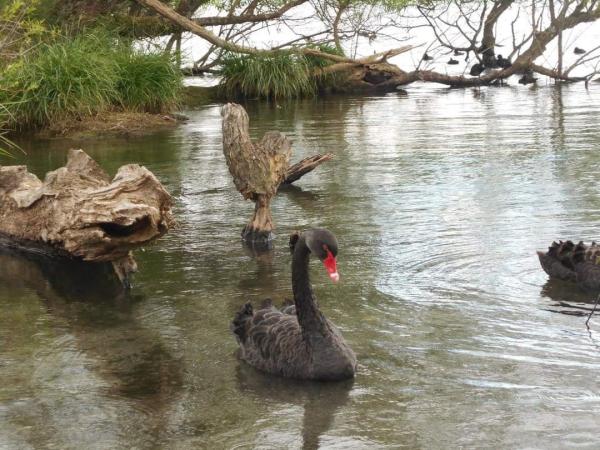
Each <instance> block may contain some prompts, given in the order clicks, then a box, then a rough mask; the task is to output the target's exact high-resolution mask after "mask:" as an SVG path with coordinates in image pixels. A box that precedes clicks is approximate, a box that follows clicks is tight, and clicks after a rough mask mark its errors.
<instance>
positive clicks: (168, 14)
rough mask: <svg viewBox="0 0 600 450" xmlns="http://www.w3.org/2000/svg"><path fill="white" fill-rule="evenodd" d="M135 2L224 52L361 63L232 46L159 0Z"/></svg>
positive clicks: (298, 50)
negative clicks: (291, 55)
mask: <svg viewBox="0 0 600 450" xmlns="http://www.w3.org/2000/svg"><path fill="white" fill-rule="evenodd" d="M137 1H138V2H139V3H140V4H142V5H144V6H146V7H148V8H152V9H153V10H154V11H156V12H157V13H158V14H160V15H161V16H163V17H164V18H166V19H168V20H170V21H171V22H173V23H175V24H177V25H179V26H180V27H181V28H183V29H185V30H188V31H190V32H192V33H194V34H195V35H197V36H200V37H201V38H202V39H204V40H206V41H208V42H210V43H211V44H213V45H216V46H217V47H220V48H222V49H224V50H228V51H231V52H234V53H243V54H248V55H264V56H268V55H275V54H280V53H283V52H287V53H289V52H293V53H298V54H302V55H307V56H309V55H310V56H318V57H320V58H325V59H328V60H330V61H334V62H338V63H354V64H357V63H358V64H362V63H360V62H358V60H353V59H351V58H346V57H344V56H338V55H332V54H330V53H325V52H322V51H319V50H316V49H313V48H293V49H286V50H273V49H270V50H262V49H258V48H254V47H247V46H243V45H237V44H233V43H231V42H229V41H226V40H225V39H223V38H220V37H219V36H217V35H216V34H214V33H212V32H211V31H209V30H207V29H206V28H204V27H203V26H201V25H198V23H196V22H195V21H194V20H191V19H188V18H187V17H185V16H182V15H181V14H178V13H177V12H176V11H175V10H173V9H172V8H170V7H169V6H167V5H165V4H163V3H161V2H160V1H159V0H137ZM298 1H300V0H298ZM412 48H413V47H412V46H405V47H400V48H397V49H392V50H388V51H386V52H382V53H378V54H377V55H372V56H370V57H369V61H372V60H373V58H374V57H376V56H381V55H383V57H384V58H389V57H392V56H396V55H399V54H400V53H403V52H406V51H408V50H410V49H412Z"/></svg>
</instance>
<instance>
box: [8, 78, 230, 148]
mask: <svg viewBox="0 0 600 450" xmlns="http://www.w3.org/2000/svg"><path fill="white" fill-rule="evenodd" d="M215 101H218V96H217V88H216V87H212V86H211V87H205V86H186V87H184V88H183V92H182V96H181V107H182V108H184V109H194V108H197V107H200V106H203V105H207V104H209V103H212V102H215ZM187 120H188V119H187V117H186V116H185V115H183V114H181V113H178V112H176V111H172V112H170V113H157V114H152V113H147V112H135V111H118V110H114V111H102V112H100V113H98V114H95V115H93V116H85V117H81V118H78V119H64V120H59V121H55V122H52V123H51V124H49V125H48V126H46V127H43V128H41V129H40V130H39V131H37V132H36V133H35V135H36V136H37V137H40V138H44V139H53V138H61V139H64V138H67V139H88V138H89V139H94V138H98V137H104V136H106V137H130V136H143V135H146V134H150V133H154V132H156V131H161V130H167V129H171V128H174V127H176V126H177V125H179V124H181V123H184V122H186V121H187ZM15 135H17V136H18V133H16V134H15Z"/></svg>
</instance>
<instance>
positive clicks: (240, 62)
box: [221, 54, 316, 100]
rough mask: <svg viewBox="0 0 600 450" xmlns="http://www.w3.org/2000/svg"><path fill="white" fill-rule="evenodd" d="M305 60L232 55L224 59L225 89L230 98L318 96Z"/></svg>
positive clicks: (222, 69) (296, 56)
mask: <svg viewBox="0 0 600 450" xmlns="http://www.w3.org/2000/svg"><path fill="white" fill-rule="evenodd" d="M310 72H311V68H310V66H309V63H308V61H307V59H306V58H305V57H303V56H298V55H292V54H278V55H275V56H257V55H241V56H240V55H235V54H228V55H226V56H225V57H224V58H223V61H222V65H221V75H222V76H223V82H222V88H223V89H224V91H225V94H226V95H227V96H228V97H233V98H235V97H251V98H253V97H259V98H267V99H272V100H278V99H286V98H294V97H304V96H311V95H314V93H315V92H316V84H315V80H314V77H313V76H312V75H311V73H310Z"/></svg>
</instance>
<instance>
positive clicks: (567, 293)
mask: <svg viewBox="0 0 600 450" xmlns="http://www.w3.org/2000/svg"><path fill="white" fill-rule="evenodd" d="M599 294H600V293H599V292H594V291H586V290H583V289H581V288H579V287H577V286H575V285H574V284H573V283H571V282H568V281H563V280H557V279H552V278H551V279H549V280H548V281H546V283H545V284H544V285H543V286H542V290H541V292H540V296H541V297H546V298H549V299H551V300H553V301H554V302H555V303H554V304H552V305H550V306H551V308H552V309H551V308H546V309H547V310H548V311H551V312H556V313H559V314H566V315H570V316H589V314H590V312H591V311H592V309H593V307H594V303H596V298H597V296H598V295H599Z"/></svg>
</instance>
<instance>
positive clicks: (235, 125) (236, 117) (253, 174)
mask: <svg viewBox="0 0 600 450" xmlns="http://www.w3.org/2000/svg"><path fill="white" fill-rule="evenodd" d="M221 115H222V116H223V153H224V155H225V160H226V161H227V166H228V167H229V172H230V173H231V175H232V176H233V182H234V184H235V187H236V188H237V190H238V191H240V193H241V194H242V195H243V196H244V198H245V199H250V200H252V201H253V202H254V204H255V207H254V215H253V216H252V219H251V220H250V222H249V223H248V224H247V225H246V226H245V227H244V229H243V230H242V239H244V241H246V242H248V243H251V244H259V245H268V243H269V242H270V241H271V240H272V239H273V228H274V226H273V218H272V216H271V200H272V198H273V197H274V196H275V194H276V193H277V189H278V187H279V185H280V184H283V183H287V184H289V183H293V182H294V181H296V180H298V179H299V178H300V177H302V176H303V175H305V174H306V173H308V172H310V171H311V170H313V169H314V168H315V167H317V166H318V165H319V164H321V163H323V162H325V161H329V160H330V159H331V158H332V157H333V155H331V154H327V155H315V156H311V157H309V158H305V159H303V160H302V161H300V162H299V163H297V164H295V165H293V166H291V167H290V165H289V161H290V156H291V154H292V143H291V142H290V140H289V139H288V138H287V137H285V135H283V134H282V133H280V132H278V131H269V132H267V133H265V135H264V136H263V138H262V139H261V140H260V141H258V142H256V143H252V141H251V140H250V134H249V131H248V130H249V119H248V114H246V111H245V110H244V108H243V107H242V106H240V105H237V104H235V103H228V104H227V105H225V106H224V107H223V110H222V111H221Z"/></svg>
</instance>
